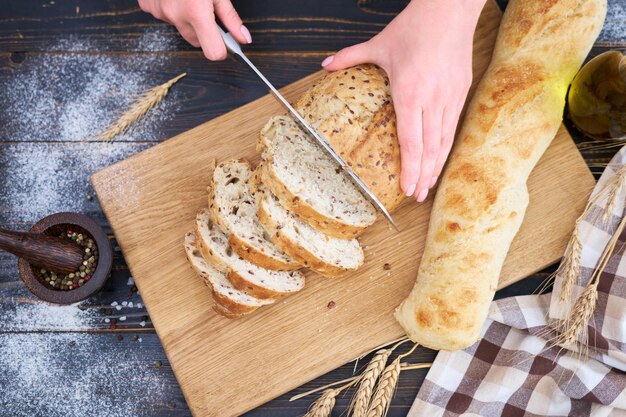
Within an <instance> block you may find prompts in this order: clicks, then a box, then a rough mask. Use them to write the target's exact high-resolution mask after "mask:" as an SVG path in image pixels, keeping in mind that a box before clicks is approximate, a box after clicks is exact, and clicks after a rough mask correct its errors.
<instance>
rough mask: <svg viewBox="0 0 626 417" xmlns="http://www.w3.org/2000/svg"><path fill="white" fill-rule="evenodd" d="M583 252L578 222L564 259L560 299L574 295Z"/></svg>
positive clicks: (563, 299)
mask: <svg viewBox="0 0 626 417" xmlns="http://www.w3.org/2000/svg"><path fill="white" fill-rule="evenodd" d="M582 253H583V244H582V242H581V240H580V236H579V234H578V222H576V226H575V227H574V232H573V233H572V237H571V238H570V243H569V250H568V251H567V254H566V255H565V259H563V281H562V283H561V293H560V294H559V300H560V301H565V300H569V299H571V297H572V290H573V288H574V284H575V283H576V282H577V281H578V277H579V274H580V258H581V256H582Z"/></svg>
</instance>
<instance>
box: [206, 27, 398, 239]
mask: <svg viewBox="0 0 626 417" xmlns="http://www.w3.org/2000/svg"><path fill="white" fill-rule="evenodd" d="M218 27H219V26H218ZM219 29H220V33H221V35H222V39H223V40H224V44H225V45H226V48H227V49H228V51H230V52H231V53H232V54H235V55H237V56H239V57H240V58H241V59H243V61H244V62H245V63H246V64H248V66H249V67H250V68H252V70H253V71H254V72H255V73H256V75H257V76H258V77H259V78H260V79H261V80H262V81H263V82H264V83H265V85H266V86H267V87H268V88H269V89H270V91H271V92H272V94H274V96H275V97H276V98H277V99H278V101H279V102H280V103H281V104H282V105H283V106H284V107H285V108H286V109H287V110H288V111H289V112H290V113H291V116H292V117H293V118H294V119H296V121H297V122H298V124H299V125H300V127H302V128H303V129H304V130H305V131H307V132H308V133H309V134H310V135H311V136H313V138H314V139H315V141H316V142H317V143H318V145H320V146H321V147H322V149H324V151H325V152H326V154H327V155H329V156H330V157H331V158H332V159H333V160H334V161H335V162H336V163H337V164H338V165H339V166H340V167H341V169H343V171H344V172H345V173H346V174H348V176H349V177H350V179H351V180H352V182H353V183H354V184H355V185H356V186H357V187H358V188H359V189H360V190H361V193H362V194H363V195H365V197H367V199H368V200H369V201H370V202H371V203H372V204H373V205H374V207H376V209H377V210H378V211H380V212H381V213H382V214H383V215H384V216H385V218H386V219H387V221H388V222H389V223H390V224H391V225H392V226H393V228H394V229H395V230H396V231H398V226H396V223H395V222H394V221H393V218H392V217H391V214H389V212H388V211H387V209H386V208H385V206H384V205H383V203H381V202H380V200H379V199H378V198H377V197H376V195H375V194H374V193H373V192H372V191H371V190H370V189H369V187H368V186H367V185H366V184H365V183H364V182H363V180H362V179H361V178H360V177H359V176H358V175H357V174H356V172H354V171H353V170H352V168H350V166H349V165H348V164H347V163H346V161H344V160H343V158H342V157H341V156H340V155H339V154H338V153H337V152H335V150H334V149H333V148H332V146H330V144H329V143H328V142H327V141H325V140H324V138H322V136H321V135H320V134H319V133H318V132H317V131H316V130H315V129H314V128H313V127H312V126H311V125H309V124H308V123H307V121H306V120H304V118H303V117H302V116H301V115H300V113H298V112H297V111H296V109H294V108H293V107H292V106H291V104H289V102H288V101H287V100H286V99H285V97H283V95H282V94H280V92H279V91H278V90H277V89H276V88H275V87H274V86H273V85H272V83H271V82H270V81H269V80H268V79H267V78H265V76H264V75H263V73H261V71H259V69H258V68H257V67H256V65H254V64H253V63H252V62H251V61H250V60H249V59H248V57H247V56H246V54H244V53H243V51H242V50H241V45H239V42H237V41H236V40H235V38H233V37H232V35H231V34H230V33H228V32H225V31H224V30H223V29H222V28H221V27H220V28H219Z"/></svg>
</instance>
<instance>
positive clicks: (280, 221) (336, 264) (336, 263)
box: [257, 187, 363, 277]
mask: <svg viewBox="0 0 626 417" xmlns="http://www.w3.org/2000/svg"><path fill="white" fill-rule="evenodd" d="M257 199H258V206H259V220H260V222H261V224H262V225H263V227H264V228H265V230H267V232H268V233H269V234H270V236H271V239H272V242H274V243H275V244H276V245H277V246H279V247H280V248H281V249H282V250H284V251H285V252H286V253H288V254H289V255H290V256H291V257H292V258H293V259H295V260H297V261H298V262H300V263H302V264H303V265H304V266H306V267H308V268H310V269H312V270H313V271H315V272H317V273H319V274H321V275H324V276H327V277H335V276H339V275H341V274H343V273H345V272H347V271H353V270H356V269H357V268H358V267H359V266H361V264H362V263H363V250H362V249H361V246H360V245H359V242H358V240H356V239H337V238H335V237H332V236H329V235H327V234H325V233H322V232H320V231H319V230H317V229H314V228H313V227H311V226H310V225H309V224H308V223H306V222H304V221H303V220H301V219H300V218H299V217H297V216H295V215H293V214H292V213H290V212H289V211H288V210H286V209H285V208H284V207H283V206H282V205H281V204H280V202H279V201H278V199H277V198H276V196H274V195H273V194H272V193H271V192H270V191H267V190H263V188H262V187H259V192H258V193H257Z"/></svg>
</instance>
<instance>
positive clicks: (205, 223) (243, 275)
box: [196, 210, 304, 299]
mask: <svg viewBox="0 0 626 417" xmlns="http://www.w3.org/2000/svg"><path fill="white" fill-rule="evenodd" d="M196 239H197V241H198V246H199V248H200V252H201V253H202V256H204V259H206V260H207V262H209V263H210V264H211V265H213V267H215V268H216V269H218V270H220V271H222V272H224V273H225V274H226V278H227V279H228V280H229V281H230V282H231V284H232V285H233V286H234V287H235V288H237V289H238V290H241V291H245V292H246V293H248V294H250V295H251V296H253V297H256V298H260V299H268V298H279V297H284V296H288V295H291V294H294V293H296V292H298V291H300V290H301V289H302V288H304V276H303V275H302V274H301V273H300V272H298V271H272V270H269V269H265V268H261V267H259V266H257V265H255V264H253V263H250V262H248V261H246V260H245V259H243V258H241V257H240V256H239V255H237V254H236V253H235V252H234V251H233V249H232V248H231V247H230V245H229V244H228V239H227V238H226V235H225V234H224V233H223V232H222V231H221V230H220V229H219V227H217V225H215V224H214V223H213V221H212V220H211V214H210V212H209V210H204V211H202V212H200V213H198V215H197V216H196Z"/></svg>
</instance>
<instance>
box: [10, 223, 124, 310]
mask: <svg viewBox="0 0 626 417" xmlns="http://www.w3.org/2000/svg"><path fill="white" fill-rule="evenodd" d="M63 226H70V227H74V228H76V229H79V230H80V229H82V231H84V232H87V234H88V235H91V236H90V237H91V238H92V239H93V240H94V242H95V243H96V247H97V248H98V265H96V270H95V271H94V273H93V274H92V275H91V279H90V280H89V281H87V282H86V283H84V284H83V285H82V286H80V287H78V288H75V289H73V290H55V289H53V288H50V287H49V286H46V285H45V284H44V283H43V282H41V280H40V278H39V276H38V275H37V273H36V272H35V270H34V268H36V267H33V266H32V265H31V264H29V263H28V262H26V261H25V260H23V259H19V260H18V264H17V266H18V269H19V272H20V278H21V279H22V281H23V282H24V284H25V285H26V288H28V289H29V290H30V292H32V293H33V294H35V295H36V296H37V297H39V298H41V299H42V300H44V301H48V302H51V303H55V304H72V303H76V302H78V301H81V300H84V299H85V298H88V297H90V296H92V295H94V294H95V293H97V292H98V291H100V290H101V289H102V287H103V286H104V284H105V282H106V280H107V279H108V277H109V274H110V273H111V267H112V266H113V252H112V250H111V243H110V242H109V238H108V237H107V235H106V233H104V230H102V228H101V227H100V226H98V225H97V224H96V222H94V221H93V220H91V219H90V218H89V217H87V216H85V215H82V214H78V213H56V214H52V215H50V216H47V217H44V218H43V219H41V220H39V221H38V222H37V223H35V224H34V225H33V227H31V228H30V232H32V233H50V232H52V231H54V229H55V228H59V229H60V228H62V227H63ZM56 233H59V231H58V230H57V231H54V234H56Z"/></svg>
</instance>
